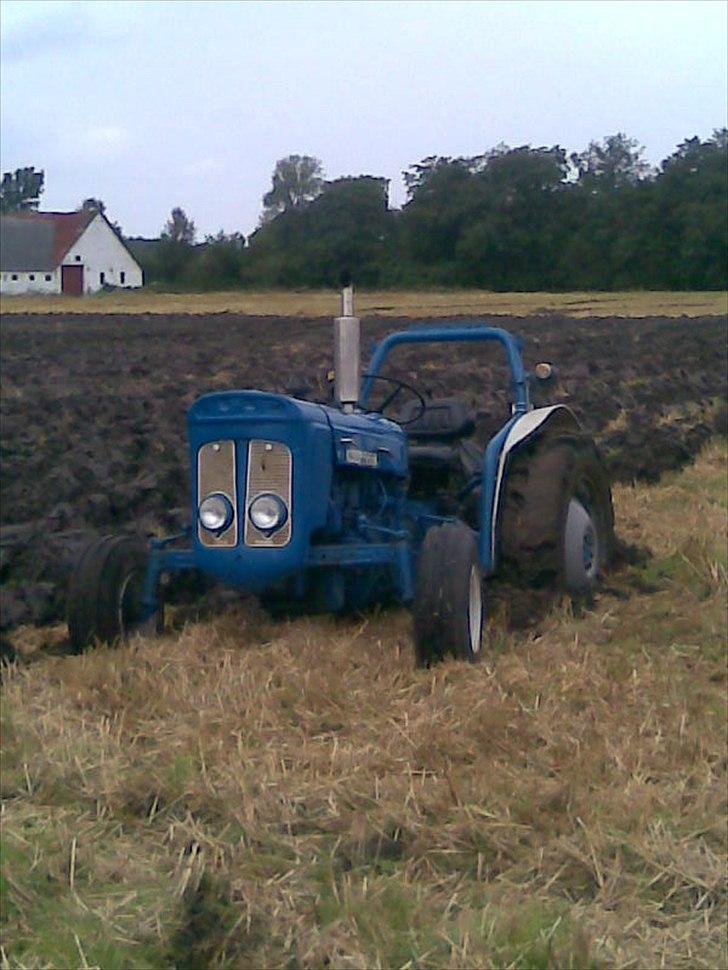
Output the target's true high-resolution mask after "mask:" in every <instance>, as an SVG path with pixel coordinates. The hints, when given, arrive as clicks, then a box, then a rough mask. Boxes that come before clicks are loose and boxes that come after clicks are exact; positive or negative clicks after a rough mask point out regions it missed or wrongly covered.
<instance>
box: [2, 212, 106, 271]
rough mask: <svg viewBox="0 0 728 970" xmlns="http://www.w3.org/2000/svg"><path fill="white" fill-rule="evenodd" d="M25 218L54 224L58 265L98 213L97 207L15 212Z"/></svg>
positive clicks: (54, 240)
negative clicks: (75, 210) (74, 210)
mask: <svg viewBox="0 0 728 970" xmlns="http://www.w3.org/2000/svg"><path fill="white" fill-rule="evenodd" d="M13 215H14V216H20V217H21V218H23V219H31V220H33V221H35V220H38V221H42V222H50V223H52V225H53V229H54V233H53V263H54V264H55V265H56V266H57V265H58V264H59V263H60V262H61V260H62V259H63V257H64V256H65V255H66V253H67V252H68V250H69V249H70V248H71V246H73V244H74V243H75V242H76V241H77V240H78V238H79V237H80V236H81V234H82V232H83V231H84V229H85V228H86V226H88V225H89V223H90V222H91V221H92V219H93V218H94V216H96V215H97V212H96V210H95V209H80V210H79V211H78V212H35V211H25V212H17V213H13Z"/></svg>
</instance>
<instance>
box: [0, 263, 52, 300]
mask: <svg viewBox="0 0 728 970" xmlns="http://www.w3.org/2000/svg"><path fill="white" fill-rule="evenodd" d="M13 276H17V279H15V280H14V279H13ZM31 276H34V277H35V279H31V278H30V277H31ZM46 276H50V280H47V279H46ZM60 292H61V271H60V269H54V270H52V271H51V272H50V273H46V272H43V271H42V270H37V269H36V270H32V269H31V270H28V272H27V273H0V293H6V294H7V295H8V296H13V295H14V294H18V293H60Z"/></svg>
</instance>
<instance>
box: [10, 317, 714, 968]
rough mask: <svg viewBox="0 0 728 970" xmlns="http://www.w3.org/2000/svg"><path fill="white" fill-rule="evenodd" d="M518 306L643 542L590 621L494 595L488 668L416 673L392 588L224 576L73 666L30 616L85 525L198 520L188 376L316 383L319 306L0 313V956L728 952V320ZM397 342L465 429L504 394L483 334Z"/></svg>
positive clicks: (614, 958) (151, 525) (600, 959)
mask: <svg viewBox="0 0 728 970" xmlns="http://www.w3.org/2000/svg"><path fill="white" fill-rule="evenodd" d="M401 322H402V323H405V324H408V323H409V321H401ZM500 322H501V323H503V321H500ZM397 325H398V324H397V322H396V321H391V320H387V321H384V320H379V319H374V318H371V319H368V320H366V321H365V335H366V339H365V346H366V344H367V343H368V342H369V340H370V339H376V338H379V337H381V336H382V335H383V334H384V333H385V332H387V331H388V330H389V329H391V328H392V327H393V326H397ZM505 325H507V326H510V327H511V328H512V329H514V330H515V331H516V332H517V333H520V334H522V335H523V336H524V337H525V338H526V339H527V340H528V341H529V344H528V345H527V349H526V359H527V362H528V363H533V362H535V361H536V360H539V359H546V360H552V361H554V362H556V363H557V364H558V365H559V366H560V381H559V384H558V386H557V388H556V390H555V392H554V397H555V398H556V399H561V400H565V401H567V402H568V403H570V404H571V405H572V406H573V407H574V408H575V410H576V411H577V413H578V414H579V415H580V417H581V418H582V419H583V420H584V423H585V424H586V426H587V427H588V428H589V430H591V431H592V432H593V433H594V434H595V435H596V437H597V439H598V440H599V442H600V444H601V446H602V448H603V450H604V452H605V454H606V456H607V459H608V461H609V464H610V468H611V469H612V473H613V476H614V478H615V481H616V485H615V506H616V514H617V529H618V533H619V535H620V537H621V539H622V540H623V542H624V544H625V545H626V546H627V547H629V548H631V549H632V555H631V556H629V557H628V559H629V561H628V562H626V563H622V565H621V567H620V569H619V570H618V571H617V572H615V573H614V574H613V575H612V576H610V577H609V579H608V582H607V584H606V588H605V589H604V590H603V591H602V592H601V593H600V594H599V596H598V597H597V599H596V601H595V602H594V603H592V604H590V605H589V606H588V607H584V608H581V609H580V610H578V611H575V610H574V608H573V607H572V606H570V605H569V604H568V603H566V602H563V603H555V604H554V605H553V606H552V608H551V609H550V611H549V612H548V613H546V614H545V615H541V616H539V617H538V618H537V619H535V620H534V621H533V622H531V623H530V624H529V625H528V626H527V627H525V628H523V629H514V628H513V627H512V626H509V625H508V623H507V610H502V609H501V608H500V605H499V607H498V608H496V609H494V610H492V611H491V616H490V619H489V628H488V649H487V653H486V660H485V662H484V663H483V664H482V665H480V666H479V667H465V666H462V665H458V664H455V663H446V664H444V665H442V666H441V667H439V668H438V669H436V670H433V671H416V670H415V669H414V668H413V664H412V653H411V644H410V639H409V621H408V617H407V615H406V613H404V612H394V613H388V614H377V613H373V614H369V615H366V616H362V617H359V618H358V619H355V620H331V619H328V620H327V619H316V620H313V619H299V620H294V621H287V622H283V623H280V622H279V623H274V622H272V621H270V620H269V619H268V618H267V617H266V616H265V615H264V614H262V613H261V612H260V611H259V610H258V608H257V607H256V605H255V604H254V603H252V602H239V603H234V604H232V605H231V604H229V605H228V606H227V608H226V609H225V610H224V611H221V612H220V613H219V614H217V615H215V616H213V617H211V618H210V617H208V618H207V619H202V620H198V621H195V620H194V619H187V620H185V617H184V614H183V611H180V612H179V613H178V615H177V619H176V620H174V622H173V627H174V628H173V629H171V630H170V631H169V633H168V634H167V635H166V636H165V637H163V638H162V639H160V640H157V641H143V640H137V641H135V642H133V643H132V644H129V645H128V646H126V647H122V648H119V649H116V650H112V649H106V648H98V649H95V650H92V651H90V652H89V653H88V654H86V655H84V656H81V657H70V656H67V655H65V652H64V651H65V646H64V641H65V630H64V627H63V625H62V624H61V623H56V625H50V626H42V627H39V628H32V627H29V626H27V625H25V626H23V624H28V623H29V622H33V621H36V622H41V621H42V622H47V623H53V621H54V620H57V618H58V617H59V616H60V614H61V611H62V607H63V584H64V576H65V571H66V569H67V563H68V561H69V560H70V557H71V555H72V553H73V549H74V548H75V545H76V544H77V543H78V542H79V541H80V540H81V539H82V537H83V536H84V535H85V534H87V532H88V530H90V529H92V530H98V531H101V532H104V531H111V530H114V529H118V528H125V527H130V526H133V525H138V526H140V527H141V528H143V529H155V528H156V529H159V528H160V527H164V526H171V525H172V523H173V522H174V521H175V520H177V519H179V518H182V517H184V515H185V511H184V507H185V498H186V468H187V458H186V452H185V442H184V412H185V409H186V407H187V406H188V404H189V403H190V401H191V400H192V399H193V398H194V397H196V396H197V395H198V394H200V393H203V392H204V391H206V390H212V389H221V388H226V387H235V386H257V387H264V388H271V389H278V390H281V389H286V388H290V387H296V388H301V387H302V386H304V385H307V386H308V387H309V389H310V391H311V393H312V394H313V395H314V396H325V395H326V394H327V393H328V387H327V385H326V382H325V379H324V375H325V372H326V370H327V369H328V367H329V366H330V322H329V321H324V320H320V319H308V320H290V319H289V320H283V319H279V320H276V319H271V318H270V317H269V318H266V319H250V318H236V317H235V316H233V315H231V314H225V315H221V316H218V317H215V316H213V317H210V318H207V319H200V318H195V317H176V318H175V317H173V318H160V317H158V316H145V315H142V316H141V317H140V316H138V315H137V316H134V317H104V318H103V319H101V318H84V317H68V318H66V317H64V316H63V315H61V316H58V315H53V316H49V317H43V316H28V317H26V316H18V317H6V318H5V319H4V321H3V324H2V327H3V329H2V345H3V355H2V368H3V371H2V389H3V402H2V447H3V462H2V475H3V478H2V491H3V498H4V501H3V505H2V515H3V526H2V531H1V532H0V540H1V541H0V545H1V546H2V570H3V572H2V579H3V587H2V590H3V623H4V624H5V627H6V634H8V635H9V637H11V638H12V641H13V643H14V645H15V646H16V647H17V649H18V650H19V652H20V657H19V660H18V661H17V662H15V663H13V664H12V665H11V666H10V667H8V668H6V670H5V677H4V685H3V704H2V718H3V759H4V760H3V769H2V776H1V780H2V798H3V815H2V818H3V827H4V834H3V884H2V892H3V906H2V913H1V915H2V921H3V927H2V947H3V949H2V960H3V963H4V965H7V966H12V967H60V966H103V967H115V966H118V967H218V966H219V967H251V968H252V967H263V966H271V967H272V966H276V967H282V966H288V967H296V966H301V967H319V966H332V967H362V968H363V967H402V968H404V967H412V968H414V967H441V966H448V967H476V966H477V967H480V966H482V967H569V966H571V967H587V966H595V967H599V966H605V967H606V966H614V967H653V966H668V967H718V966H723V965H725V963H726V959H727V957H728V954H726V950H725V932H726V895H725V831H726V828H725V826H726V804H725V782H726V759H725V740H726V739H725V715H726V707H725V697H726V693H725V691H726V684H725V632H726V631H725V615H724V602H725V595H726V591H727V587H726V550H725V542H724V533H725V519H726V494H725V491H726V490H725V468H726V450H725V445H724V443H721V441H720V440H719V438H720V432H721V429H722V427H723V423H724V420H725V412H724V410H722V408H721V404H722V401H723V400H724V399H725V391H726V384H725V381H726V376H725V375H726V371H725V344H726V339H725V338H726V320H725V318H724V317H703V318H695V319H692V320H687V319H677V320H674V319H673V320H669V319H666V318H658V317H647V318H644V319H640V320H624V319H614V318H613V319H590V320H588V321H580V322H576V321H574V320H570V319H567V318H565V317H562V316H551V317H539V318H518V319H513V320H510V321H506V323H505ZM397 366H398V372H399V373H401V374H403V375H406V377H407V379H409V380H411V381H412V382H413V383H418V384H420V385H424V386H426V387H429V388H431V389H432V390H433V391H434V392H435V393H438V392H441V391H443V390H444V388H445V386H446V381H445V378H446V377H448V378H449V380H450V381H452V382H453V383H454V384H455V385H456V387H457V389H458V392H459V393H465V394H466V395H467V396H469V397H471V398H472V399H473V400H474V402H475V403H476V404H477V405H478V407H479V410H480V411H481V415H480V419H481V420H480V433H481V435H483V434H485V433H487V429H488V427H490V425H491V424H492V422H493V421H497V420H499V419H500V418H501V416H502V415H503V413H504V412H505V411H506V410H507V395H506V394H505V391H504V390H502V389H501V388H502V387H503V385H502V369H501V367H500V364H499V362H498V361H496V360H494V359H492V358H490V357H484V358H483V359H482V360H480V361H476V360H474V359H473V358H472V356H470V355H464V354H459V353H448V354H445V353H430V354H424V355H423V354H422V353H421V352H420V353H418V354H416V355H415V354H414V352H413V353H412V354H409V353H408V354H404V355H403V356H402V358H401V360H400V361H399V362H398V365H397ZM174 509H179V510H181V511H178V512H173V511H171V510H174ZM187 616H188V617H189V616H190V614H189V613H188V614H187Z"/></svg>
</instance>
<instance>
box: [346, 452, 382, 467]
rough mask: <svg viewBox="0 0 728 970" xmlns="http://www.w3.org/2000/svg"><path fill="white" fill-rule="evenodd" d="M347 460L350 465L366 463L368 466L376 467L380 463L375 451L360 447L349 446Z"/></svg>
mask: <svg viewBox="0 0 728 970" xmlns="http://www.w3.org/2000/svg"><path fill="white" fill-rule="evenodd" d="M346 460H347V462H348V464H350V465H365V466H366V467H367V468H376V467H377V465H378V464H379V456H378V455H377V453H376V452H375V451H362V450H361V449H360V448H347V449H346Z"/></svg>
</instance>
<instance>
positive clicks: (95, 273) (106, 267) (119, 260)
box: [59, 215, 142, 293]
mask: <svg viewBox="0 0 728 970" xmlns="http://www.w3.org/2000/svg"><path fill="white" fill-rule="evenodd" d="M77 257H80V258H77ZM63 263H64V265H66V266H68V265H74V266H78V265H79V263H80V264H81V265H82V266H83V291H84V293H95V292H96V291H97V290H100V289H101V287H102V286H103V285H104V283H108V284H110V285H112V286H124V287H134V286H141V285H142V271H141V268H140V267H139V264H138V263H137V262H136V261H135V260H134V258H133V257H132V256H131V254H130V253H129V252H128V251H127V249H126V248H125V247H124V246H123V245H122V243H121V241H120V240H119V237H118V236H117V235H116V233H115V232H114V231H113V229H112V228H111V227H110V226H109V224H108V223H107V221H106V220H105V219H104V217H103V216H101V215H97V216H96V217H95V218H94V219H93V221H92V222H90V223H89V225H88V226H87V227H86V230H85V231H84V232H83V233H82V234H81V236H80V237H79V239H78V241H77V242H76V243H75V244H74V245H73V246H72V247H71V249H70V250H69V251H68V253H67V254H66V256H65V258H64V260H63ZM102 273H103V274H104V283H102V282H101V274H102ZM122 273H123V274H124V281H123V282H122V277H121V274H122ZM59 279H60V271H59ZM59 289H60V285H59Z"/></svg>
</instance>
